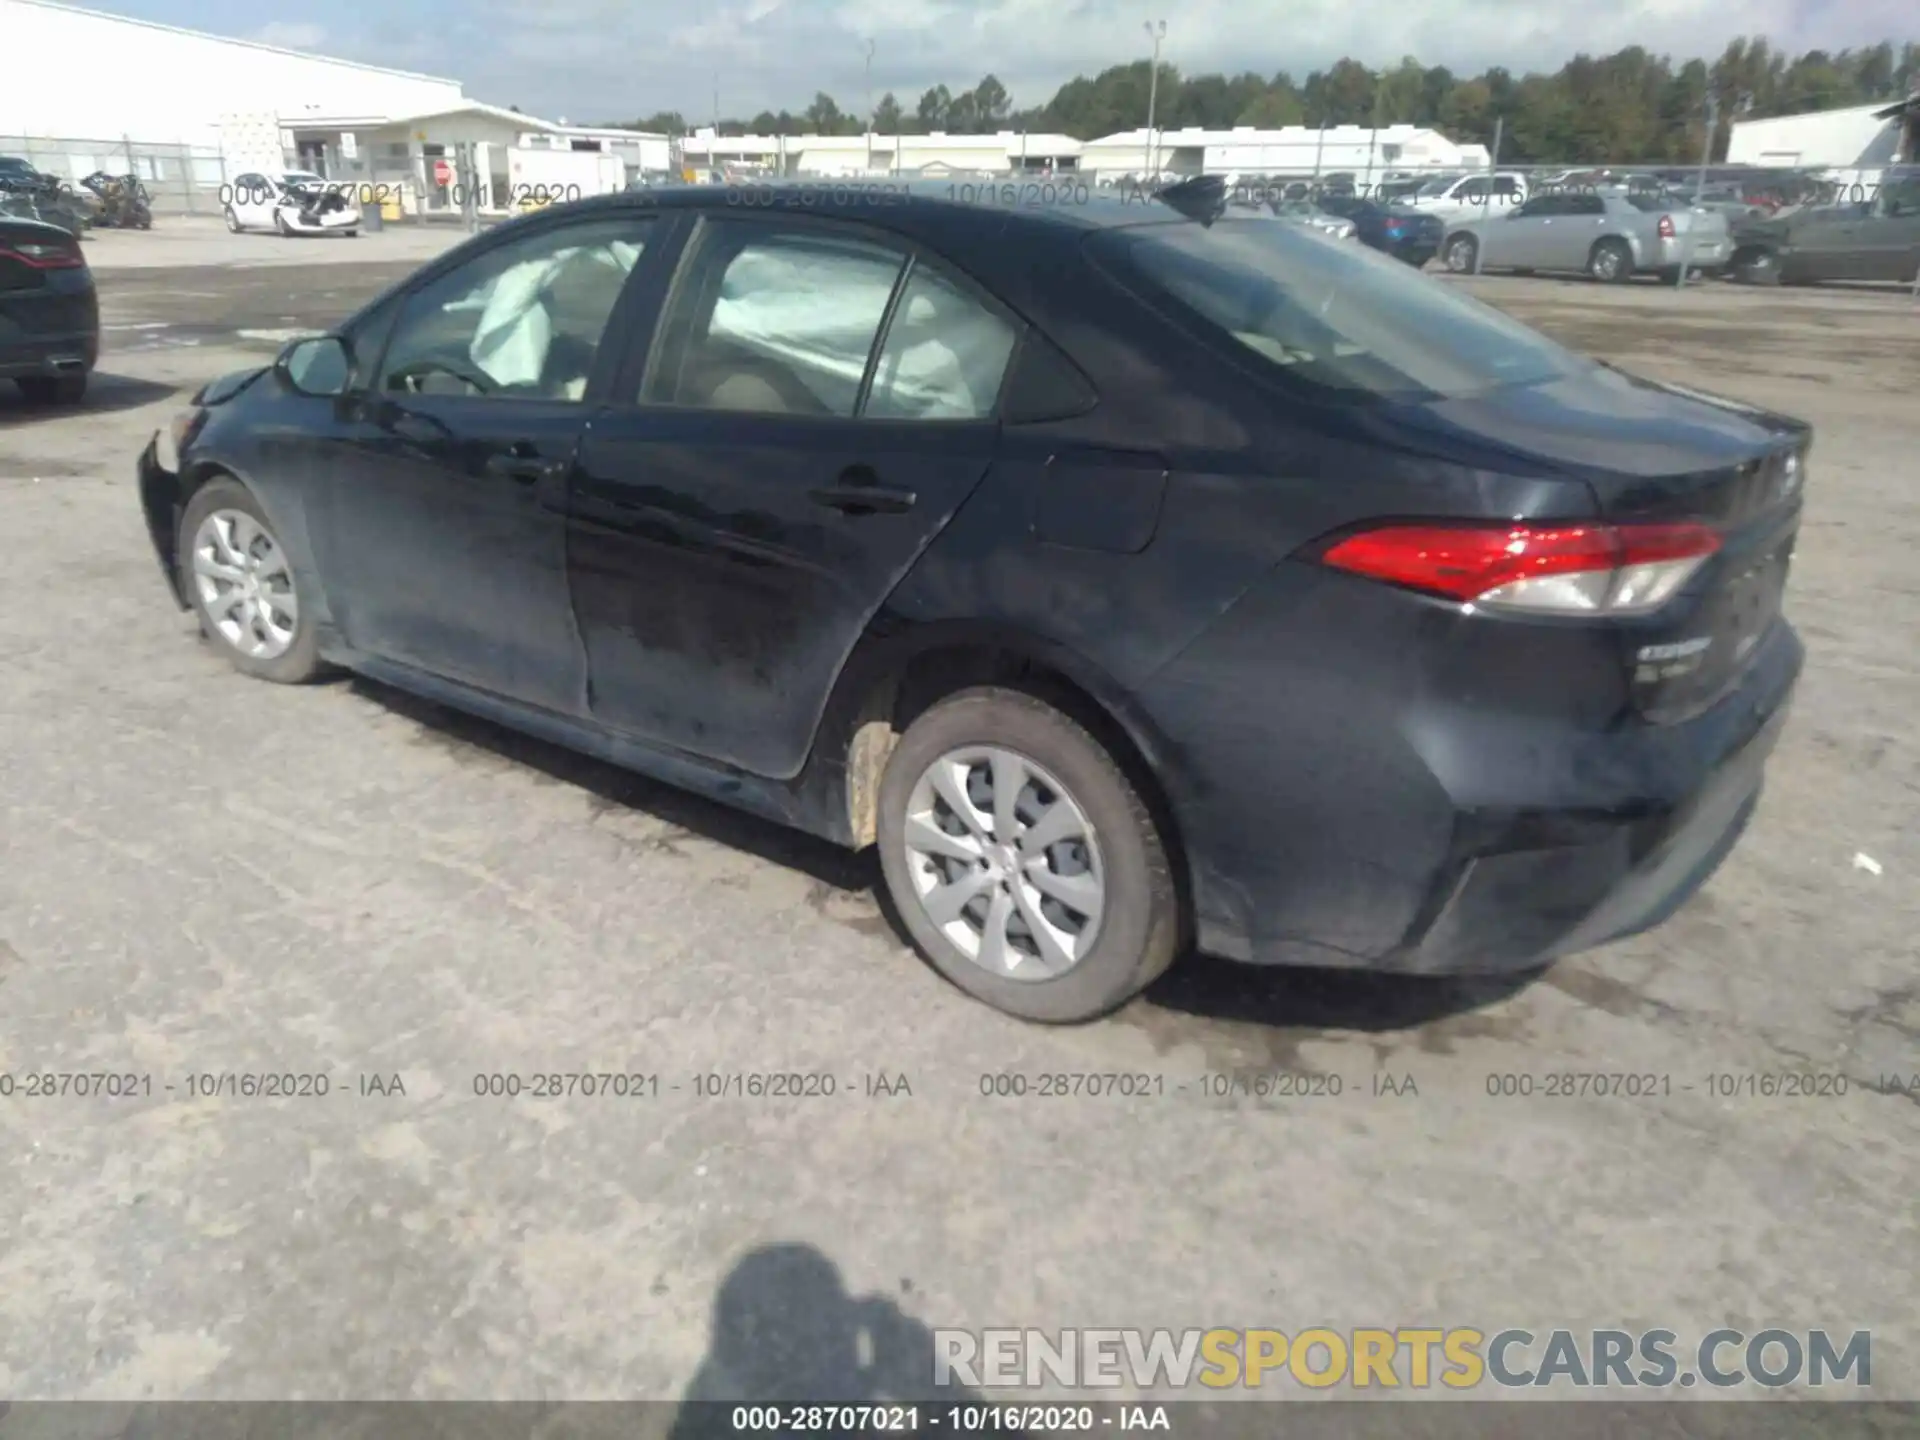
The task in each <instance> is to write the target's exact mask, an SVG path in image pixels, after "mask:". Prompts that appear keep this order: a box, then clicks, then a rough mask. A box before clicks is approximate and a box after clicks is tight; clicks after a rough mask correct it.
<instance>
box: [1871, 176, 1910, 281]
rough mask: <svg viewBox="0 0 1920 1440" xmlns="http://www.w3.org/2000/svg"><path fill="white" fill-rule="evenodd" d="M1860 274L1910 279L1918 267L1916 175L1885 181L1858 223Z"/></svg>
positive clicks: (1882, 277)
mask: <svg viewBox="0 0 1920 1440" xmlns="http://www.w3.org/2000/svg"><path fill="white" fill-rule="evenodd" d="M1859 244H1860V262H1861V263H1860V272H1861V273H1860V278H1861V279H1862V280H1898V281H1902V282H1904V283H1906V284H1909V285H1910V284H1912V283H1913V281H1914V272H1915V271H1916V270H1920V175H1902V176H1897V177H1895V178H1894V179H1891V180H1888V181H1885V182H1884V183H1882V185H1881V187H1880V193H1879V194H1878V195H1876V196H1875V197H1874V205H1873V218H1872V219H1870V220H1867V221H1865V222H1863V223H1862V224H1861V226H1860V242H1859Z"/></svg>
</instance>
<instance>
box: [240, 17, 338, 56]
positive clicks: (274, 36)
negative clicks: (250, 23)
mask: <svg viewBox="0 0 1920 1440" xmlns="http://www.w3.org/2000/svg"><path fill="white" fill-rule="evenodd" d="M247 39H249V40H257V41H259V42H260V43H261V44H262V45H278V46H279V47H280V48H281V49H283V50H324V49H325V47H326V43H327V32H326V31H325V30H324V29H322V28H321V27H320V26H318V25H314V24H312V23H310V22H308V21H305V20H275V21H272V22H271V23H269V24H266V25H262V26H261V27H260V28H259V29H258V30H256V31H254V32H253V33H252V34H251V35H249V36H247Z"/></svg>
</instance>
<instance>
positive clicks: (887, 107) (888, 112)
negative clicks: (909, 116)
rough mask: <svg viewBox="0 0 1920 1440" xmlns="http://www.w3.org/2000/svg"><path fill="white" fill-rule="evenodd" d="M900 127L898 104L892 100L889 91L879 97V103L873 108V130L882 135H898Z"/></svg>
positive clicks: (891, 94)
mask: <svg viewBox="0 0 1920 1440" xmlns="http://www.w3.org/2000/svg"><path fill="white" fill-rule="evenodd" d="M900 125H901V114H900V102H899V101H898V100H896V99H894V98H893V92H892V91H891V90H889V91H888V92H887V93H886V94H884V95H882V96H881V97H880V103H879V104H878V105H875V106H874V107H873V128H874V129H875V130H877V131H879V132H880V133H881V134H882V135H898V134H899V133H900Z"/></svg>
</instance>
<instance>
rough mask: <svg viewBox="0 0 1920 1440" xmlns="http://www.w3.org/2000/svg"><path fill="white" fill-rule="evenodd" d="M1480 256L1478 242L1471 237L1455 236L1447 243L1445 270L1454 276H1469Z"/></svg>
mask: <svg viewBox="0 0 1920 1440" xmlns="http://www.w3.org/2000/svg"><path fill="white" fill-rule="evenodd" d="M1479 254H1480V242H1479V241H1478V240H1475V239H1474V238H1473V237H1472V236H1471V235H1455V236H1453V237H1452V238H1451V239H1449V240H1448V241H1447V248H1446V251H1445V257H1446V265H1447V269H1449V270H1451V271H1452V272H1453V273H1454V274H1455V275H1471V274H1472V273H1473V267H1474V265H1475V264H1476V263H1477V261H1478V257H1479Z"/></svg>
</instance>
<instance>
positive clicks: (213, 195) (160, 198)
mask: <svg viewBox="0 0 1920 1440" xmlns="http://www.w3.org/2000/svg"><path fill="white" fill-rule="evenodd" d="M0 155H17V156H19V157H20V158H21V159H23V160H25V161H26V162H27V163H28V164H29V165H31V166H32V167H33V168H34V169H36V170H39V171H42V172H43V173H45V174H49V175H52V176H54V177H55V178H57V179H59V180H61V181H63V182H65V183H66V184H68V185H71V186H76V187H77V186H78V185H79V183H80V182H81V181H82V180H83V179H85V178H86V177H87V176H89V175H92V174H94V173H95V172H97V171H105V172H106V173H108V174H110V175H137V176H139V177H140V183H141V184H142V185H144V186H145V187H146V190H147V194H148V196H149V200H148V203H149V205H151V207H152V209H153V212H154V213H155V214H156V215H163V214H167V215H217V214H219V213H220V187H221V186H222V185H223V184H225V182H226V179H227V172H226V165H225V163H224V162H223V161H222V160H221V158H220V151H219V150H218V149H217V148H215V147H213V146H200V145H183V144H177V143H173V142H169V141H152V140H136V139H133V138H132V137H130V136H126V135H122V136H119V137H118V138H117V139H103V138H96V139H82V138H78V137H71V136H43V135H0Z"/></svg>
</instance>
